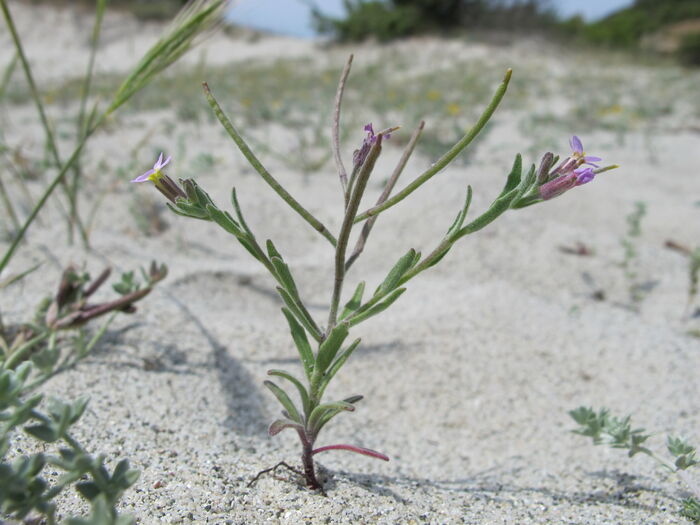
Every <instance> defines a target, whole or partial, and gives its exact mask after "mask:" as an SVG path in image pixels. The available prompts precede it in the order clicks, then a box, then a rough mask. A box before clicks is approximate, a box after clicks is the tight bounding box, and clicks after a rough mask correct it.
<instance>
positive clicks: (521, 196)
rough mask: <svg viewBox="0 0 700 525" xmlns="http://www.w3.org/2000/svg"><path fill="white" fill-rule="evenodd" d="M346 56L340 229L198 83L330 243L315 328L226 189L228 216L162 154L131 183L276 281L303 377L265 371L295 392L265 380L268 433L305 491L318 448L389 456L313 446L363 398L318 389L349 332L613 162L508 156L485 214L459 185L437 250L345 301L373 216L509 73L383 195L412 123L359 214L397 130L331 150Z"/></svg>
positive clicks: (409, 258) (311, 482)
mask: <svg viewBox="0 0 700 525" xmlns="http://www.w3.org/2000/svg"><path fill="white" fill-rule="evenodd" d="M351 62H352V57H350V60H348V63H347V64H346V66H345V68H344V70H343V72H342V74H341V78H340V83H339V85H338V90H337V94H336V102H335V108H334V118H333V125H332V129H331V137H332V141H331V143H332V150H333V151H332V153H333V158H334V160H335V165H336V168H337V172H338V175H339V178H340V186H341V190H342V194H343V198H344V206H343V209H342V210H340V211H341V214H342V225H341V227H340V230H339V232H337V234H333V233H332V232H330V231H329V230H328V228H326V226H325V225H324V224H323V223H322V222H321V221H320V220H319V219H318V218H316V217H315V216H314V215H312V214H311V213H310V212H309V211H308V210H307V209H306V208H304V206H303V205H302V204H301V203H300V202H299V201H297V200H296V199H295V198H294V197H293V196H292V195H290V194H289V192H288V191H287V190H286V189H285V188H283V187H282V186H281V185H280V184H279V183H278V182H277V180H276V179H275V178H274V177H273V176H272V174H271V173H270V172H269V171H267V170H266V169H265V167H264V166H263V165H262V164H261V162H260V161H259V160H258V158H257V157H256V156H255V154H254V153H253V152H252V151H251V149H250V148H249V147H248V145H247V144H246V142H245V141H244V139H243V138H242V137H241V135H240V134H239V133H238V131H237V130H236V129H235V128H234V126H233V124H232V123H231V122H230V120H229V119H228V117H227V116H226V115H225V114H224V112H223V110H222V109H221V107H220V106H219V104H218V102H217V101H216V99H215V98H214V96H213V94H212V93H211V91H210V89H209V87H208V86H207V84H206V83H205V84H204V91H205V95H206V98H207V101H208V102H209V104H210V106H211V107H212V109H213V111H214V113H215V114H216V116H217V118H218V119H219V121H220V122H221V124H222V125H223V126H224V128H225V129H226V131H227V132H228V134H229V135H230V137H231V138H232V139H233V141H234V142H235V144H236V146H237V147H238V149H239V150H240V152H241V153H242V154H243V156H244V157H245V158H246V159H247V161H248V162H249V163H250V164H251V166H252V167H253V168H254V169H255V170H256V171H257V172H258V174H260V176H261V177H262V178H263V180H264V181H265V182H266V183H267V184H269V185H270V187H271V188H272V189H273V190H274V191H275V192H276V193H277V194H278V195H279V196H280V197H281V198H282V199H283V200H284V201H285V202H286V203H287V204H288V205H289V206H291V207H292V209H294V210H295V211H296V212H297V213H298V214H299V215H300V216H301V217H302V218H303V219H304V220H305V221H306V222H307V223H308V224H309V225H311V227H312V228H314V229H315V230H316V231H317V232H318V233H319V234H320V235H321V236H323V237H324V238H325V239H326V241H328V243H329V245H330V247H331V249H332V250H333V251H334V252H335V264H334V268H335V276H334V279H333V281H332V283H330V288H331V293H330V303H329V308H328V317H327V319H326V322H325V323H324V324H321V323H319V321H318V320H317V319H315V318H314V317H313V316H312V315H311V314H310V312H309V310H308V309H307V307H306V305H305V302H304V299H303V297H304V293H303V290H301V289H300V288H299V287H298V286H297V283H296V281H295V279H294V277H293V271H292V268H291V267H290V266H289V264H288V263H287V261H285V258H284V256H283V255H282V254H281V253H280V252H279V250H278V249H277V247H276V246H275V244H274V243H273V242H272V241H271V240H267V241H266V242H264V243H260V242H259V241H258V239H257V237H256V236H255V234H254V233H253V230H252V229H251V227H250V226H249V225H248V223H247V222H246V220H245V219H244V217H243V211H242V208H241V206H240V204H239V200H238V195H237V193H236V191H235V189H234V190H233V191H232V195H231V202H232V206H233V213H234V215H235V216H234V215H232V214H231V213H229V212H228V211H225V210H222V209H221V208H220V207H219V205H217V204H216V203H215V202H214V200H213V199H212V198H211V197H210V196H209V194H208V193H207V192H206V191H205V190H204V189H203V188H202V187H200V185H199V184H198V183H197V182H195V181H194V180H191V179H187V180H181V181H180V184H177V183H176V182H175V181H174V180H172V179H171V178H170V177H168V175H167V174H165V172H164V170H163V168H164V167H165V166H166V164H167V163H168V161H169V160H170V159H168V160H165V161H164V160H163V157H162V156H161V157H160V158H159V159H158V161H157V162H156V164H155V165H154V166H153V168H152V169H150V170H149V171H148V172H146V173H144V174H143V175H141V176H139V177H137V178H136V179H134V182H144V181H151V182H153V183H154V184H155V186H156V188H157V189H158V190H159V191H160V192H161V193H163V194H164V195H165V196H166V197H167V199H168V200H169V201H170V202H169V203H168V206H169V207H170V209H171V210H172V211H174V212H175V213H177V214H179V215H183V216H185V217H191V218H195V219H201V220H205V221H210V222H214V223H216V224H217V225H218V226H219V227H221V228H223V229H224V230H225V231H226V232H228V233H229V234H231V235H232V236H233V237H235V238H236V240H237V241H238V242H239V243H240V244H241V245H242V246H243V248H245V250H246V251H248V253H250V255H251V256H252V257H253V258H255V259H256V260H257V261H259V262H260V263H261V264H262V265H263V266H264V267H265V268H266V269H267V270H268V271H269V273H270V275H271V276H272V278H273V280H274V281H275V282H276V284H277V287H276V289H277V292H278V294H279V296H280V297H281V299H282V301H283V303H284V307H283V308H282V313H283V315H284V317H285V319H286V320H287V323H288V324H289V330H290V332H291V336H292V339H293V341H294V344H295V345H296V348H297V350H298V352H299V359H300V361H301V365H302V369H303V377H302V378H298V377H296V376H294V375H293V374H291V373H290V372H288V371H285V370H270V371H269V372H268V374H269V375H270V376H273V377H275V378H279V379H281V380H284V381H286V382H287V383H288V384H289V385H290V386H291V387H292V388H293V389H294V390H296V393H297V399H296V400H293V399H292V396H291V395H290V394H289V392H288V391H287V390H286V389H285V388H283V387H282V386H280V385H278V384H277V383H276V382H273V381H270V380H268V381H265V386H266V387H267V388H269V389H270V391H271V392H272V394H273V395H274V396H275V397H276V398H277V400H278V401H279V402H280V404H281V405H282V417H281V418H279V419H277V420H275V421H273V422H272V424H271V425H270V428H269V433H270V435H276V434H278V433H280V432H281V431H283V430H287V429H291V430H293V431H294V432H296V434H297V435H298V437H299V440H300V442H301V447H302V465H303V476H304V478H305V480H306V483H307V485H308V487H310V488H312V489H321V488H322V487H321V484H320V483H319V481H318V479H317V477H316V472H315V466H314V459H315V457H316V455H317V454H320V453H321V452H326V451H330V450H347V451H350V452H356V453H359V454H364V455H366V456H370V457H374V458H378V459H383V460H388V457H387V456H386V455H384V454H382V453H380V452H377V451H374V450H370V449H367V448H363V447H360V446H357V445H354V444H345V443H337V444H331V445H324V446H320V447H319V446H317V441H318V438H319V434H320V432H321V430H322V429H323V428H324V427H325V426H326V425H327V424H328V423H329V422H330V421H331V420H332V419H333V418H334V417H335V416H337V415H338V414H341V413H344V412H352V411H354V410H355V406H356V404H357V403H358V402H359V401H360V400H361V399H362V396H360V395H352V396H349V397H346V398H344V399H339V400H332V401H330V402H329V401H326V400H325V399H324V393H325V391H326V388H327V387H328V385H329V383H330V382H331V381H332V380H333V378H334V377H335V375H336V374H337V373H338V372H339V371H340V369H341V368H342V367H343V365H344V364H345V363H346V362H347V360H348V359H349V358H350V357H351V356H352V354H353V352H354V351H355V350H356V349H357V347H358V346H359V344H360V339H353V338H351V337H350V331H351V330H352V328H353V327H355V326H357V325H358V324H360V323H362V322H364V321H366V320H367V319H369V318H371V317H373V316H375V315H377V314H379V313H381V312H382V311H384V310H386V309H387V308H388V307H389V306H391V305H392V304H394V303H395V302H396V301H397V299H398V298H399V297H400V296H401V295H402V294H403V293H404V292H405V291H406V287H405V285H406V284H407V283H408V282H409V281H410V280H411V279H413V278H414V277H416V276H417V275H418V274H420V273H422V272H423V271H425V270H427V269H429V268H431V267H432V266H434V265H435V264H437V263H438V262H439V261H440V260H441V259H442V258H443V257H444V256H445V255H446V254H447V253H448V252H449V250H450V249H451V248H452V246H453V245H454V244H455V243H456V242H457V241H458V240H460V239H462V238H463V237H465V236H467V235H470V234H472V233H475V232H477V231H479V230H481V229H482V228H484V227H485V226H487V225H488V224H490V223H491V222H493V221H494V220H496V219H497V218H498V217H499V216H500V215H502V214H503V213H505V212H506V211H508V210H511V209H518V208H524V207H526V206H530V205H532V204H536V203H539V202H542V201H544V200H548V199H551V198H554V197H557V196H559V195H561V194H563V193H564V192H566V191H569V190H570V189H572V188H574V187H576V186H580V185H582V184H586V183H588V182H590V181H591V180H592V179H593V178H594V177H595V176H596V175H597V174H599V173H602V172H604V171H607V170H610V169H612V168H614V167H615V166H607V167H602V168H601V167H598V166H597V165H593V166H591V165H590V164H591V163H594V162H599V161H600V159H598V158H597V157H595V158H594V157H590V156H587V155H586V154H585V153H584V152H583V146H582V144H581V141H580V140H579V139H578V138H577V137H574V138H573V139H572V140H571V146H572V150H573V151H572V153H571V155H569V156H568V157H566V158H565V159H564V160H563V161H562V162H560V163H559V164H557V162H558V157H555V156H554V155H553V154H552V153H547V154H545V155H544V157H543V158H542V162H541V163H540V165H539V168H537V167H536V166H534V165H533V166H531V167H530V168H529V169H525V170H523V166H522V159H521V157H520V155H516V157H515V162H514V163H513V167H512V169H511V171H510V173H509V174H508V176H507V178H506V182H505V185H504V187H503V190H502V191H501V193H500V194H499V195H498V196H497V197H496V198H495V199H494V201H493V202H492V203H491V206H489V208H488V209H487V210H486V211H484V212H482V213H481V214H480V215H478V216H476V217H474V218H472V219H471V220H467V214H468V212H469V205H470V203H471V200H472V190H471V188H470V187H468V188H467V191H466V198H465V201H464V205H463V206H462V207H461V209H460V210H459V211H458V213H457V214H456V217H455V219H454V222H453V223H452V224H451V225H449V227H447V228H446V231H445V233H444V235H443V236H442V238H441V239H440V240H439V242H437V244H436V246H434V247H433V248H432V250H431V251H429V252H428V255H426V256H423V255H422V254H421V252H420V251H418V250H416V249H410V250H409V251H408V252H407V253H405V254H403V255H401V256H400V257H397V261H396V263H395V264H394V265H393V266H392V267H391V268H389V269H388V272H387V274H386V277H385V279H384V280H383V281H382V282H381V283H379V284H378V286H376V287H375V288H374V290H373V291H372V292H371V293H370V294H369V295H367V294H365V288H366V286H365V282H360V284H359V285H358V286H357V288H356V289H355V290H354V291H353V292H352V294H350V297H349V298H348V297H345V299H344V294H343V291H344V284H345V278H346V275H347V272H348V271H349V270H350V269H351V267H352V265H353V263H354V262H355V261H356V260H357V258H358V257H359V256H360V255H361V253H362V251H363V248H364V246H365V243H366V242H367V240H368V237H369V235H370V233H371V230H372V228H373V227H374V225H375V223H376V221H377V219H378V216H379V215H380V214H381V213H383V212H385V211H387V210H388V209H389V208H391V207H393V206H395V205H396V204H398V203H399V202H401V201H402V200H404V199H405V198H406V197H408V196H409V195H410V194H411V193H413V192H414V191H415V190H417V189H418V188H419V187H421V186H422V185H423V184H424V183H426V182H427V181H428V180H430V179H431V178H432V177H433V176H435V175H437V174H438V173H439V172H441V171H442V170H443V169H445V168H446V167H447V166H448V165H449V164H450V163H451V162H452V161H453V160H454V159H455V158H456V157H457V155H459V154H460V153H461V152H462V151H463V150H464V149H465V148H466V147H467V146H468V145H469V144H470V143H471V142H472V141H473V140H474V139H475V138H476V136H477V135H478V134H479V132H480V131H481V130H482V129H483V127H484V126H485V125H486V123H487V122H488V120H489V119H490V118H491V116H492V115H493V113H494V111H495V110H496V108H497V106H498V105H499V103H500V101H501V99H502V98H503V96H504V94H505V92H506V89H507V87H508V83H509V81H510V78H511V70H508V71H507V72H506V75H505V77H504V79H503V82H502V83H501V85H500V86H499V87H498V89H497V90H496V92H495V94H494V96H493V98H492V100H491V102H490V103H489V105H488V106H487V107H486V109H485V110H484V112H483V114H482V115H481V117H480V118H479V120H478V121H477V123H476V124H475V125H474V127H473V128H472V129H471V130H469V131H468V132H467V134H466V135H464V137H462V138H461V139H460V140H459V141H458V142H457V143H456V144H455V145H454V146H453V147H452V148H451V149H450V150H448V151H447V152H446V153H445V154H444V155H443V156H442V157H441V158H440V159H438V160H437V161H436V162H434V163H432V164H430V166H429V167H428V168H427V169H426V170H425V171H423V173H421V174H420V175H419V176H418V177H416V178H415V179H414V180H413V181H412V182H411V183H409V184H408V185H406V186H405V187H404V188H403V189H401V190H400V191H398V192H396V193H395V194H393V196H392V192H393V189H394V186H395V184H396V182H397V180H398V178H399V176H400V175H401V173H402V171H403V169H404V166H405V165H406V163H407V161H408V159H409V157H410V156H411V153H412V152H413V149H414V147H415V145H416V142H417V141H418V139H419V138H420V135H421V132H422V130H423V123H422V122H421V123H420V125H419V126H418V127H417V129H416V130H415V132H414V133H413V135H412V136H411V138H410V140H409V142H408V144H407V146H406V149H405V151H404V153H403V155H402V157H401V158H400V160H399V162H398V165H397V166H396V168H395V170H394V171H393V173H392V174H391V176H390V177H389V178H388V179H387V182H386V184H385V186H384V189H383V191H382V192H381V193H380V195H379V196H378V198H377V200H376V204H375V205H374V206H372V207H370V208H369V209H367V210H364V211H360V210H359V206H360V201H361V200H362V197H363V195H364V194H365V191H366V190H367V188H368V184H367V183H368V181H369V178H370V175H371V174H372V171H373V169H374V166H375V163H376V161H377V158H378V157H379V155H380V154H381V151H382V146H383V142H384V141H385V140H386V139H387V138H388V137H389V134H390V133H393V132H394V131H395V130H396V129H398V128H395V127H390V128H388V129H385V130H383V131H379V132H375V128H373V127H372V126H371V125H370V124H368V125H367V126H366V127H365V132H366V136H365V138H364V140H363V142H362V143H361V145H360V146H359V148H358V149H357V150H356V151H355V153H354V154H353V157H352V166H351V169H350V170H349V171H348V170H346V168H345V165H344V163H343V160H342V157H341V154H340V145H339V142H340V140H339V131H338V130H339V121H340V109H341V101H342V95H343V91H344V87H345V83H346V80H347V77H348V73H349V71H350V65H351ZM355 226H358V227H359V226H361V231H360V233H359V235H358V236H357V240H356V243H355V246H354V248H353V249H352V250H349V249H348V248H349V246H350V244H349V242H350V234H351V232H352V230H353V228H354V227H355Z"/></svg>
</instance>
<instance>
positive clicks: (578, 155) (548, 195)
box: [538, 135, 610, 200]
mask: <svg viewBox="0 0 700 525" xmlns="http://www.w3.org/2000/svg"><path fill="white" fill-rule="evenodd" d="M569 144H570V145H571V156H570V157H567V158H566V159H564V160H563V161H562V163H561V164H559V166H557V168H556V169H555V170H554V171H552V173H551V175H550V176H549V177H551V176H553V177H554V178H551V179H550V180H547V179H548V178H549V177H547V176H546V175H544V174H540V176H539V177H538V180H539V181H545V182H544V183H541V184H540V187H539V195H540V197H541V198H542V199H544V200H548V199H553V198H554V197H558V196H559V195H561V194H562V193H566V192H567V191H569V190H570V189H571V188H574V187H576V186H581V185H582V184H587V183H589V182H591V181H592V180H593V179H594V178H595V176H596V173H597V172H600V171H605V170H607V169H610V168H604V169H599V168H598V165H597V164H595V163H596V162H600V161H601V160H603V159H601V158H600V157H593V156H590V155H586V154H585V153H584V151H583V143H582V142H581V139H579V138H578V137H577V136H576V135H574V136H573V137H571V140H569ZM584 164H587V165H588V166H584ZM591 166H594V167H595V168H598V169H595V170H594V169H593V168H592V167H591Z"/></svg>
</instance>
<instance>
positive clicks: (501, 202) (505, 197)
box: [455, 188, 518, 240]
mask: <svg viewBox="0 0 700 525" xmlns="http://www.w3.org/2000/svg"><path fill="white" fill-rule="evenodd" d="M517 191H518V190H517V188H516V189H513V190H511V191H509V192H508V193H505V194H502V195H501V196H500V197H498V198H497V199H496V200H495V201H493V203H492V204H491V207H490V208H489V209H488V210H486V211H485V212H484V213H483V214H481V215H480V216H479V217H477V218H476V219H474V220H473V221H472V222H470V223H469V224H467V225H466V226H464V227H463V228H462V229H461V230H459V231H458V232H457V233H456V234H455V240H456V239H458V238H460V237H464V236H465V235H468V234H470V233H474V232H477V231H479V230H481V229H482V228H484V227H486V226H488V225H489V224H491V223H492V222H493V221H494V220H496V219H497V218H498V217H499V216H500V215H502V214H503V213H505V212H506V211H508V208H510V205H511V203H512V202H513V198H514V197H515V195H516V194H517Z"/></svg>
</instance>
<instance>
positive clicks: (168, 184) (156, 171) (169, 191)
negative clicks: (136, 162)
mask: <svg viewBox="0 0 700 525" xmlns="http://www.w3.org/2000/svg"><path fill="white" fill-rule="evenodd" d="M171 159H172V157H170V156H169V157H168V158H167V159H165V161H164V160H163V154H162V153H161V154H160V156H159V157H158V160H157V161H156V163H155V164H154V165H153V167H152V168H151V169H150V170H148V171H147V172H146V173H144V174H142V175H139V176H138V177H136V178H135V179H133V180H132V181H131V182H146V181H149V180H150V181H151V182H153V184H154V185H155V187H156V189H157V190H158V191H159V192H161V193H162V194H163V195H165V196H166V197H167V198H168V200H170V201H171V202H173V203H174V202H175V201H176V199H178V198H182V199H187V195H186V194H185V192H184V191H182V189H181V188H180V186H178V185H177V184H176V183H175V181H174V180H173V179H171V178H170V177H168V176H167V175H166V174H165V173H163V172H162V169H163V168H164V167H165V166H167V165H168V164H169V163H170V160H171Z"/></svg>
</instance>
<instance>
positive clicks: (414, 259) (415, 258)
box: [409, 252, 421, 269]
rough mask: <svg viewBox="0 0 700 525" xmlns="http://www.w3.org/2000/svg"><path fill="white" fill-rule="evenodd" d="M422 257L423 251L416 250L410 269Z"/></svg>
mask: <svg viewBox="0 0 700 525" xmlns="http://www.w3.org/2000/svg"><path fill="white" fill-rule="evenodd" d="M420 258H421V253H420V252H416V253H415V255H414V257H413V261H411V265H410V266H409V269H410V268H413V267H414V266H415V265H416V264H418V261H420Z"/></svg>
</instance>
